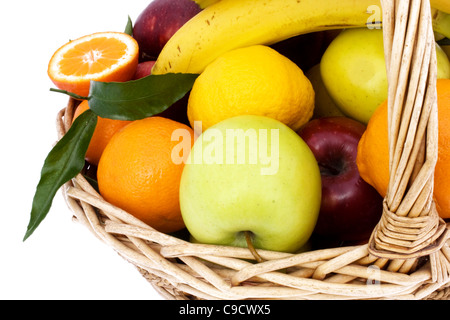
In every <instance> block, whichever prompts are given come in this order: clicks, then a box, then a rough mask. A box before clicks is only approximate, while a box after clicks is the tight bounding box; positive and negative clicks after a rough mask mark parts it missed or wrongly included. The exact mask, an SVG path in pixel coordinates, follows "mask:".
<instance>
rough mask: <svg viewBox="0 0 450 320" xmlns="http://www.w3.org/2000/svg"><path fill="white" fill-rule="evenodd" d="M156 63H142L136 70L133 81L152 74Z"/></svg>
mask: <svg viewBox="0 0 450 320" xmlns="http://www.w3.org/2000/svg"><path fill="white" fill-rule="evenodd" d="M155 62H156V61H144V62H140V63H139V64H138V66H137V68H136V73H135V74H134V77H133V80H137V79H141V78H144V77H146V76H148V75H150V74H151V73H152V68H153V65H154V64H155Z"/></svg>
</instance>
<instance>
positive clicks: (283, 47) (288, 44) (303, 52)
mask: <svg viewBox="0 0 450 320" xmlns="http://www.w3.org/2000/svg"><path fill="white" fill-rule="evenodd" d="M324 41H325V32H324V31H318V32H310V33H306V34H301V35H298V36H295V37H292V38H289V39H286V40H282V41H280V42H277V43H275V44H273V45H271V48H273V49H275V50H276V51H278V52H279V53H280V54H282V55H283V56H285V57H286V58H288V59H289V60H291V61H292V62H294V63H295V64H296V65H298V66H299V68H300V69H302V70H309V69H310V68H311V67H312V66H313V65H315V64H317V63H319V62H320V57H321V56H322V54H323V46H324Z"/></svg>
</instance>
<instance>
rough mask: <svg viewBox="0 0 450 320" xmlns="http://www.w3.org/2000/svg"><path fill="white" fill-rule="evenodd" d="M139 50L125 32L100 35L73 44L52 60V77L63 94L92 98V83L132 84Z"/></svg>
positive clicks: (80, 39)
mask: <svg viewBox="0 0 450 320" xmlns="http://www.w3.org/2000/svg"><path fill="white" fill-rule="evenodd" d="M138 59H139V46H138V43H137V42H136V40H135V39H133V37H131V36H129V35H128V34H126V33H122V32H99V33H94V34H91V35H86V36H84V37H81V38H79V39H76V40H72V41H70V42H68V43H66V44H64V45H63V46H62V47H61V48H59V49H58V50H57V51H56V52H55V53H54V55H53V57H52V58H51V59H50V62H49V65H48V75H49V77H50V79H51V80H52V81H53V83H54V84H55V85H56V86H57V87H58V88H59V89H61V90H67V91H69V92H72V93H75V94H77V95H80V96H84V97H86V96H88V95H89V87H90V81H91V80H95V81H102V82H112V81H115V82H123V81H128V80H131V79H132V77H133V75H134V73H135V72H136V68H137V65H138Z"/></svg>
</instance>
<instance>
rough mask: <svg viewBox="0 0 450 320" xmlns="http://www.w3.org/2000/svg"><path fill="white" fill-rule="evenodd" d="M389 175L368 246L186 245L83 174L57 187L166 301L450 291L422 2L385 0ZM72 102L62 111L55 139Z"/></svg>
mask: <svg viewBox="0 0 450 320" xmlns="http://www.w3.org/2000/svg"><path fill="white" fill-rule="evenodd" d="M382 5H383V10H382V11H383V32H384V43H385V55H386V61H387V65H386V66H387V70H388V81H389V102H390V104H389V130H390V132H389V137H390V155H389V156H390V166H391V176H390V185H389V191H388V194H387V195H386V198H385V199H384V210H383V215H382V218H381V220H380V222H379V223H378V225H377V226H376V228H375V229H374V231H373V233H372V236H371V238H370V240H369V241H368V243H367V244H363V245H358V246H347V247H338V248H330V249H323V250H315V251H311V252H305V253H300V254H287V253H280V252H270V251H263V250H258V252H259V254H260V255H261V256H262V257H263V258H264V260H265V261H264V262H262V263H251V262H250V261H251V260H252V259H254V258H253V255H252V254H251V253H250V251H249V250H248V249H245V248H234V247H221V246H214V245H202V244H192V243H189V242H186V241H184V240H181V239H179V238H176V237H172V236H169V235H166V234H162V233H160V232H157V231H155V230H154V229H152V228H151V227H149V226H148V225H146V224H144V223H142V222H141V221H139V220H137V219H135V218H134V217H132V216H131V215H130V214H128V213H127V212H124V211H123V210H121V209H119V208H117V207H114V206H113V205H111V204H109V203H107V202H106V201H104V200H103V199H102V197H101V196H100V195H99V194H98V193H97V192H96V191H95V190H94V188H93V187H92V186H91V185H90V184H89V183H88V181H87V180H86V179H85V178H84V177H83V175H81V174H79V175H78V176H77V177H76V178H75V179H73V180H72V181H70V182H68V183H67V184H66V185H65V186H64V187H63V194H64V196H65V199H66V202H67V204H68V206H69V207H70V208H71V209H72V211H73V213H74V219H75V220H76V221H77V222H80V223H82V224H83V225H84V226H86V227H87V228H89V229H90V230H91V231H92V233H93V234H94V235H96V236H97V237H98V238H99V239H100V240H101V241H104V242H105V243H106V244H107V245H109V246H110V247H112V248H113V249H114V250H116V251H117V252H118V253H119V254H120V255H121V256H122V257H123V258H124V259H126V260H127V261H129V262H130V263H132V264H133V265H135V266H136V267H137V269H138V270H139V271H140V272H141V273H142V275H143V276H144V277H145V278H146V279H147V280H148V281H149V282H150V283H151V284H152V285H153V287H154V288H155V289H156V290H157V291H158V292H159V293H160V294H161V295H162V296H163V297H164V298H166V299H190V300H194V299H214V300H216V299H233V300H240V299H361V300H362V299H434V300H443V299H449V297H450V240H449V239H450V227H449V225H446V223H445V221H443V220H442V219H440V218H439V216H438V214H437V212H436V209H435V205H434V202H433V197H432V195H433V177H434V167H435V163H436V159H437V143H436V142H437V130H438V128H437V102H436V90H435V87H436V74H437V71H436V60H435V59H436V57H435V46H434V35H433V30H432V24H431V10H430V6H429V1H428V0H423V1H421V0H411V1H406V0H400V1H393V0H389V1H382ZM76 104H77V102H76V101H75V100H73V99H71V100H70V101H69V104H68V106H67V107H66V108H64V109H63V110H61V112H60V113H59V114H58V121H57V126H58V134H59V138H61V137H62V136H63V135H64V134H65V133H66V131H67V130H68V128H69V127H70V124H71V121H72V116H73V112H74V109H75V107H76Z"/></svg>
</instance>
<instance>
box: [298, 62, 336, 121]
mask: <svg viewBox="0 0 450 320" xmlns="http://www.w3.org/2000/svg"><path fill="white" fill-rule="evenodd" d="M305 75H306V77H307V78H308V79H309V81H310V82H311V84H312V86H313V89H314V93H315V101H314V114H313V118H314V119H317V118H324V117H339V116H344V114H343V113H342V111H341V109H339V108H338V107H337V106H336V103H334V101H333V99H331V97H330V94H329V93H328V91H327V88H325V85H324V83H323V80H322V75H321V74H320V63H319V64H316V65H315V66H313V67H312V68H311V69H309V70H308V71H307V72H306V73H305Z"/></svg>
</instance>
